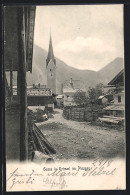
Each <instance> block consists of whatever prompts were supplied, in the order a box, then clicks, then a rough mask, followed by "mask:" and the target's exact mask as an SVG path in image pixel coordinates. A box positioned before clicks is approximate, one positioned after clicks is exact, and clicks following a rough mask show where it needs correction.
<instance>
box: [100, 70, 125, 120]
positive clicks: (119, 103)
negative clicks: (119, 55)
mask: <svg viewBox="0 0 130 195" xmlns="http://www.w3.org/2000/svg"><path fill="white" fill-rule="evenodd" d="M108 87H112V88H113V92H112V94H113V101H111V102H110V104H109V105H108V106H107V107H105V108H104V111H105V115H104V116H103V117H102V118H99V119H100V121H104V122H111V123H118V122H119V121H121V120H123V119H124V109H125V90H124V69H123V70H121V71H120V72H119V73H118V74H117V75H116V76H115V77H114V78H113V79H112V80H111V81H110V82H109V83H108Z"/></svg>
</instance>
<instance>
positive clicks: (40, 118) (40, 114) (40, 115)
mask: <svg viewBox="0 0 130 195" xmlns="http://www.w3.org/2000/svg"><path fill="white" fill-rule="evenodd" d="M33 116H34V120H35V121H36V122H43V121H44V118H43V110H41V109H39V108H38V109H37V112H35V113H34V114H33Z"/></svg>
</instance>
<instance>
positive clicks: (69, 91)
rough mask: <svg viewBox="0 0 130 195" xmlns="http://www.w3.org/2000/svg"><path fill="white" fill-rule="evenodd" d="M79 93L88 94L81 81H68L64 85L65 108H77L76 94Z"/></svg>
mask: <svg viewBox="0 0 130 195" xmlns="http://www.w3.org/2000/svg"><path fill="white" fill-rule="evenodd" d="M77 91H82V92H84V93H85V94H86V89H85V87H84V84H83V83H82V82H81V81H80V80H73V79H72V78H71V79H70V80H66V81H65V82H64V83H63V105H64V107H65V106H75V105H76V103H75V101H74V94H75V93H76V92H77Z"/></svg>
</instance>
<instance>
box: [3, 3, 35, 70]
mask: <svg viewBox="0 0 130 195" xmlns="http://www.w3.org/2000/svg"><path fill="white" fill-rule="evenodd" d="M23 8H24V12H25V42H26V43H25V45H26V65H27V71H32V55H33V36H34V23H35V9H36V7H35V6H25V7H24V6H19V7H17V6H6V7H5V8H4V68H5V71H10V69H11V65H12V70H13V71H17V70H18V65H19V61H20V55H19V36H20V33H19V30H20V31H21V30H22V29H19V28H18V26H19V25H18V19H19V15H18V14H19V10H22V9H23Z"/></svg>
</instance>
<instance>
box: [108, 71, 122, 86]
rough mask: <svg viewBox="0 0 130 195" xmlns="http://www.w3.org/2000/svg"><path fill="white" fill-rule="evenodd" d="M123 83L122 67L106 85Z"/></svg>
mask: <svg viewBox="0 0 130 195" xmlns="http://www.w3.org/2000/svg"><path fill="white" fill-rule="evenodd" d="M117 84H120V85H121V86H123V85H124V69H122V70H121V71H120V72H119V73H118V74H117V75H116V76H115V77H114V78H113V79H112V80H111V81H110V82H109V83H108V85H117Z"/></svg>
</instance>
